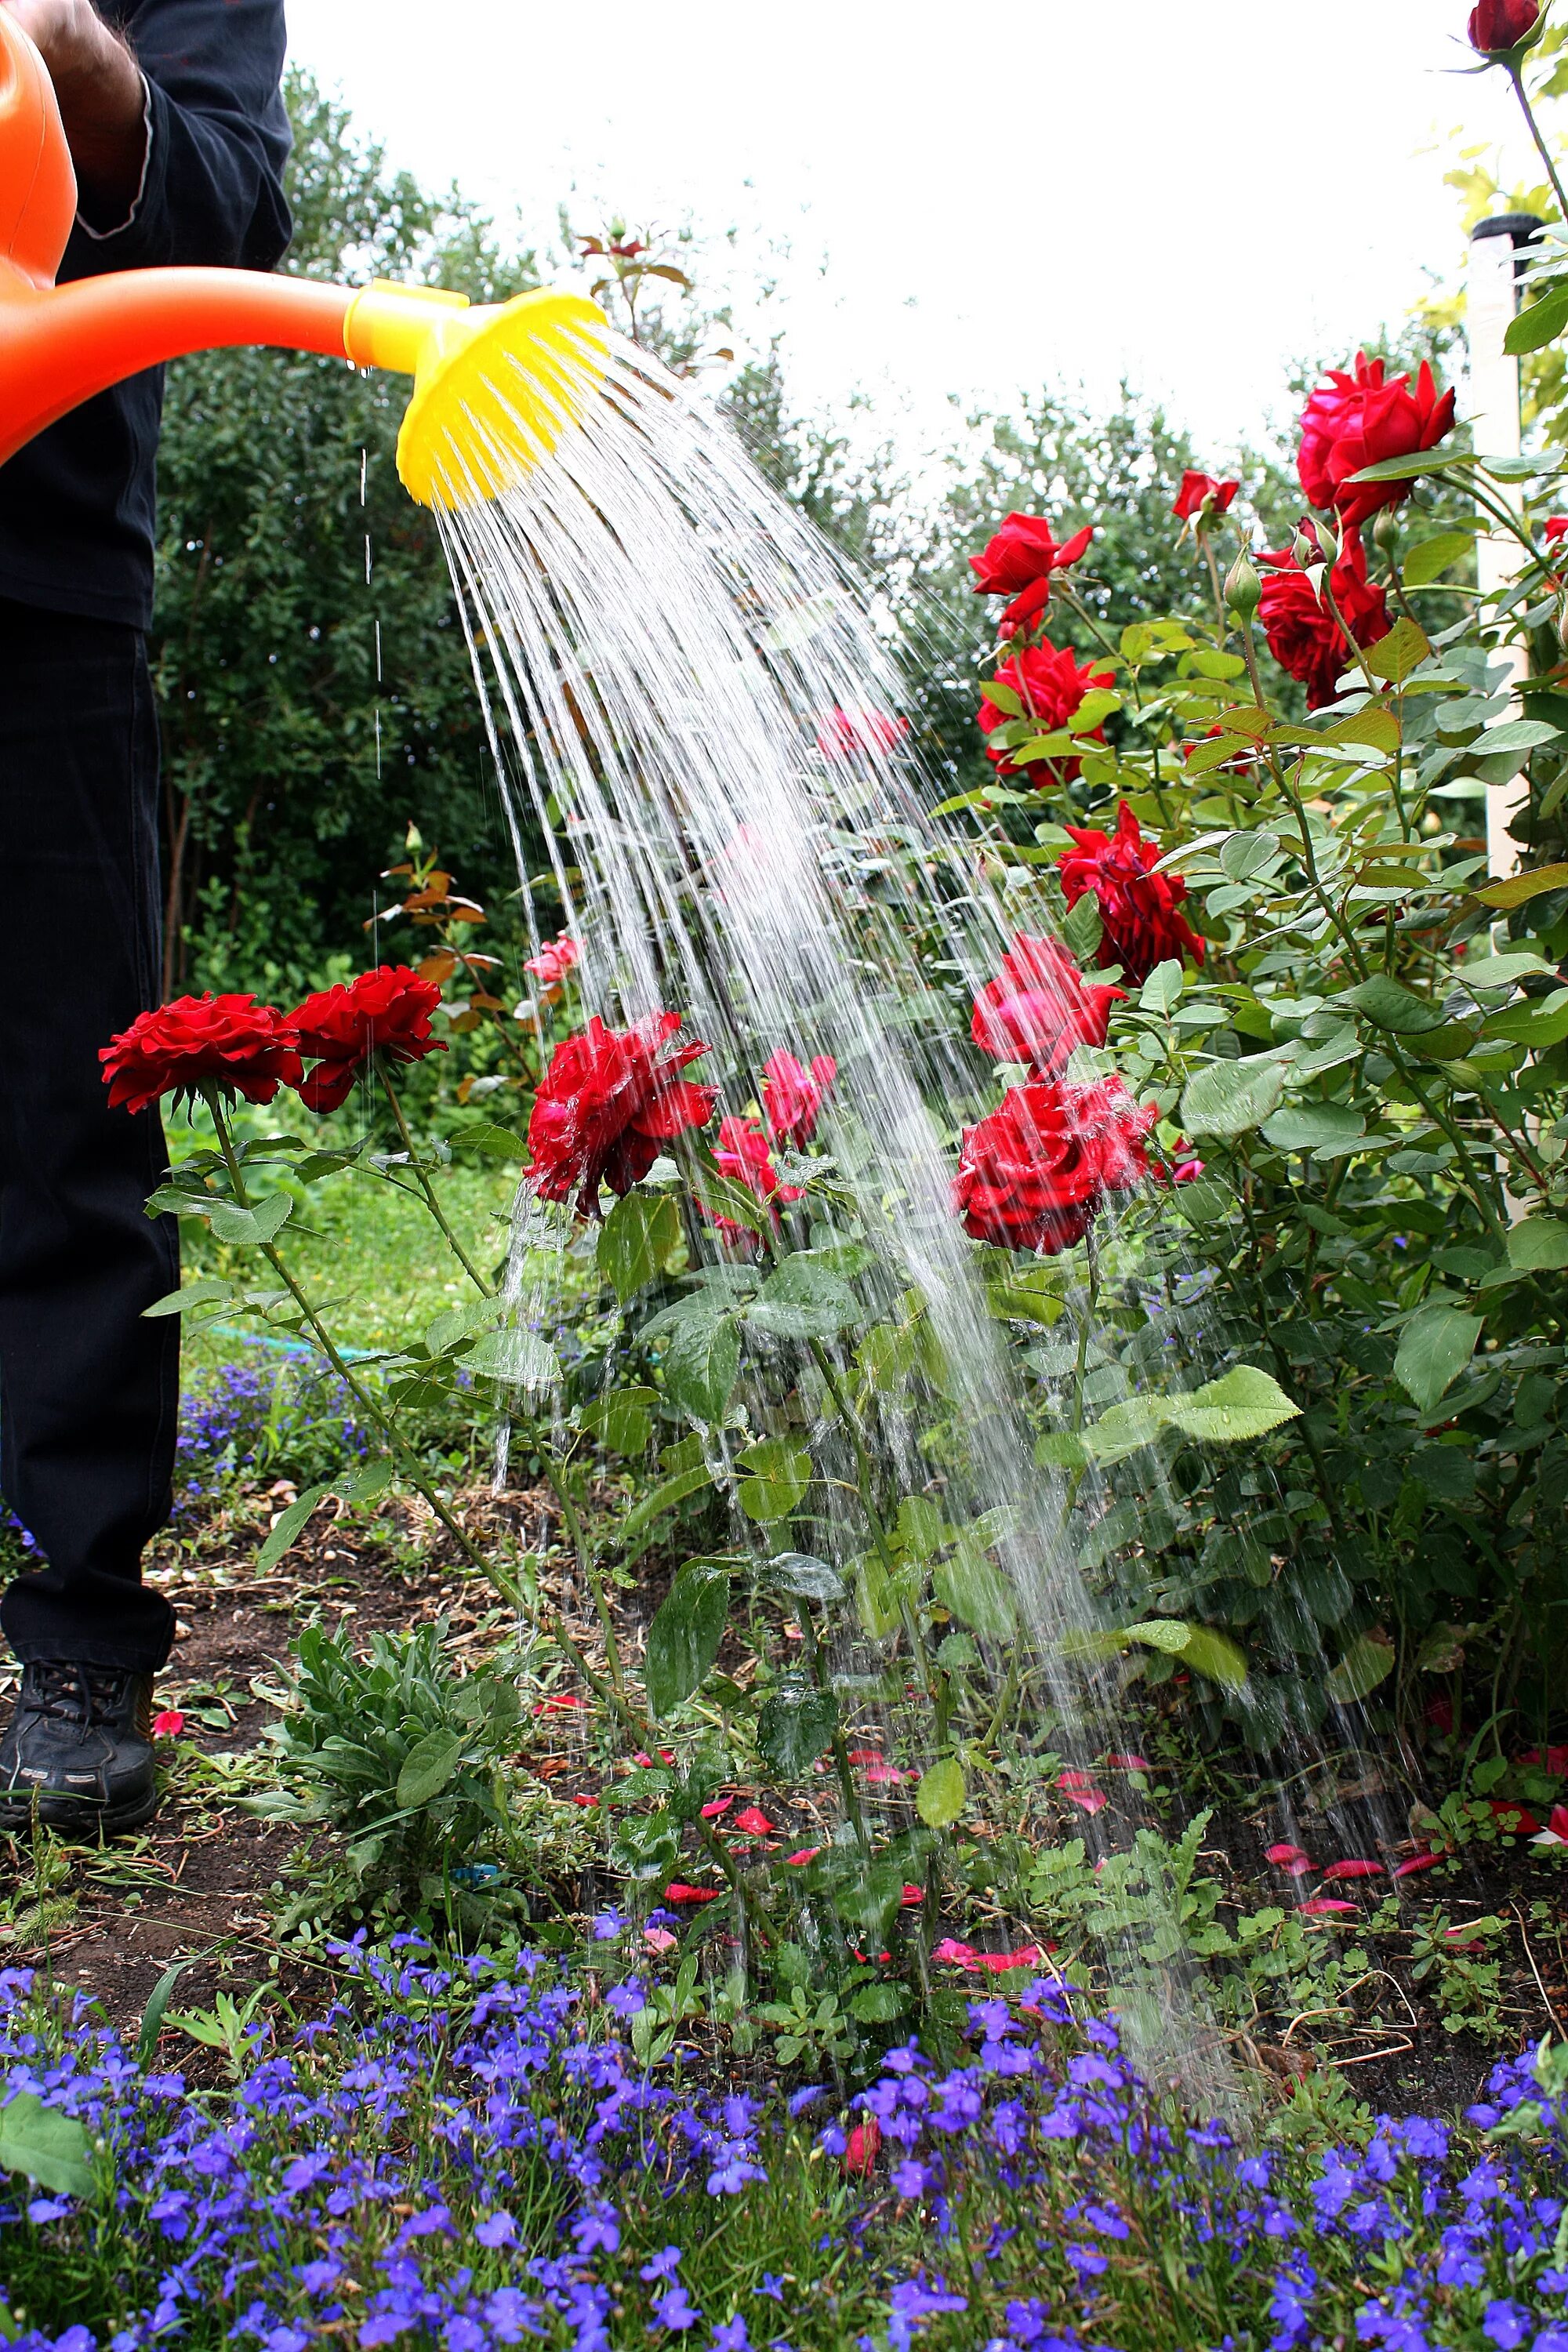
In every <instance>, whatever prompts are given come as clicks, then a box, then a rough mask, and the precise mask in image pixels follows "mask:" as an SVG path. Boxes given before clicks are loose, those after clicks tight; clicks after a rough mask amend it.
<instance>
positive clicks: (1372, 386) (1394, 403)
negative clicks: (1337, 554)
mask: <svg viewBox="0 0 1568 2352" xmlns="http://www.w3.org/2000/svg"><path fill="white" fill-rule="evenodd" d="M1453 423H1454V394H1453V391H1452V389H1451V388H1450V389H1449V390H1448V391H1447V392H1445V393H1444V394H1441V396H1439V394H1438V391H1437V386H1436V381H1435V379H1434V377H1433V374H1432V371H1431V369H1430V368H1429V367H1428V366H1427V364H1426V361H1425V360H1423V361H1422V362H1421V365H1420V368H1419V370H1418V371H1417V373H1416V377H1415V390H1414V392H1413V391H1412V390H1411V388H1410V378H1409V377H1408V376H1407V375H1396V376H1395V377H1394V379H1393V381H1392V382H1391V383H1384V365H1383V362H1382V361H1381V360H1369V359H1368V358H1367V355H1366V353H1365V352H1357V353H1356V355H1355V366H1354V369H1353V371H1352V373H1350V374H1346V373H1345V372H1344V370H1343V369H1342V368H1331V369H1330V370H1329V381H1328V383H1321V384H1320V385H1319V386H1318V388H1317V390H1316V391H1315V392H1314V393H1313V394H1312V395H1311V397H1310V400H1309V401H1308V403H1307V405H1306V407H1305V408H1304V409H1303V410H1302V411H1301V446H1300V449H1299V450H1298V451H1297V454H1296V469H1297V471H1298V473H1299V474H1300V477H1301V488H1303V489H1304V490H1305V491H1306V493H1307V496H1308V497H1309V498H1310V500H1311V501H1312V504H1313V505H1314V506H1315V507H1338V509H1339V511H1340V519H1341V520H1342V522H1344V523H1347V524H1352V525H1353V524H1359V523H1363V522H1364V521H1365V520H1366V519H1367V517H1368V515H1373V514H1375V513H1376V512H1377V510H1378V509H1379V508H1380V507H1394V506H1397V505H1398V504H1399V502H1400V500H1401V499H1407V498H1408V497H1409V496H1410V493H1411V491H1412V490H1413V489H1414V488H1415V484H1414V483H1413V482H1355V483H1352V482H1351V479H1350V478H1351V476H1352V474H1355V473H1359V472H1360V470H1361V468H1362V467H1363V466H1377V465H1381V464H1382V463H1383V461H1384V458H1385V457H1411V456H1413V455H1414V453H1415V451H1416V450H1418V449H1431V448H1434V447H1435V446H1436V444H1437V443H1438V442H1439V441H1441V439H1442V438H1443V436H1444V435H1445V434H1446V433H1447V432H1450V431H1451V430H1452V428H1453Z"/></svg>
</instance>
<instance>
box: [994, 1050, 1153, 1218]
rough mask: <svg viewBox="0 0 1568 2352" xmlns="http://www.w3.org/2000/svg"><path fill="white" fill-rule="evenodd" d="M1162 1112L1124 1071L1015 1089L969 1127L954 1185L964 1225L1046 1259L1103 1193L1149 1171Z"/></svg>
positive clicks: (1127, 1185) (1119, 1188) (1127, 1184)
mask: <svg viewBox="0 0 1568 2352" xmlns="http://www.w3.org/2000/svg"><path fill="white" fill-rule="evenodd" d="M1155 1116H1156V1114H1155V1110H1154V1108H1153V1105H1152V1104H1150V1105H1149V1106H1148V1107H1147V1108H1145V1109H1142V1110H1140V1108H1138V1105H1137V1104H1136V1103H1135V1102H1134V1101H1133V1099H1132V1097H1131V1095H1130V1094H1129V1093H1128V1091H1127V1088H1126V1087H1124V1086H1123V1084H1122V1082H1121V1079H1120V1078H1105V1079H1102V1080H1101V1081H1100V1084H1099V1085H1098V1086H1092V1087H1064V1086H1060V1085H1058V1084H1055V1083H1051V1082H1044V1081H1042V1082H1037V1083H1036V1084H1033V1085H1030V1086H1026V1087H1013V1088H1012V1089H1011V1091H1010V1092H1009V1093H1007V1094H1005V1095H1004V1097H1003V1098H1002V1101H1001V1104H1000V1106H999V1107H998V1108H996V1109H995V1110H994V1111H993V1112H992V1113H991V1115H990V1117H989V1118H983V1119H982V1120H981V1122H980V1124H979V1126H978V1127H972V1128H967V1129H965V1130H964V1136H963V1147H962V1149H961V1150H960V1153H959V1160H958V1174H957V1176H956V1178H955V1179H954V1181H953V1186H952V1200H953V1206H954V1207H955V1208H956V1209H957V1210H958V1211H959V1213H960V1214H961V1215H962V1216H963V1225H964V1231H965V1232H966V1233H968V1234H971V1235H973V1239H974V1240H976V1241H981V1242H994V1243H996V1244H998V1245H999V1246H1000V1247H1001V1248H1003V1249H1018V1250H1033V1251H1035V1252H1036V1253H1037V1255H1042V1256H1045V1257H1055V1256H1056V1255H1057V1254H1058V1251H1060V1250H1064V1249H1069V1248H1070V1247H1071V1246H1072V1244H1073V1243H1074V1242H1080V1241H1081V1240H1082V1239H1083V1237H1084V1234H1086V1233H1087V1232H1088V1231H1089V1221H1090V1219H1091V1218H1092V1217H1093V1215H1094V1212H1095V1209H1096V1207H1097V1205H1098V1203H1099V1202H1100V1196H1101V1194H1102V1193H1104V1192H1119V1191H1125V1190H1127V1189H1129V1188H1130V1187H1131V1186H1132V1185H1133V1184H1136V1183H1137V1182H1139V1181H1140V1180H1141V1179H1142V1177H1143V1176H1144V1175H1146V1174H1147V1172H1148V1160H1147V1157H1146V1154H1145V1150H1144V1139H1145V1137H1146V1136H1147V1135H1148V1132H1149V1129H1151V1128H1152V1126H1153V1124H1154V1119H1155Z"/></svg>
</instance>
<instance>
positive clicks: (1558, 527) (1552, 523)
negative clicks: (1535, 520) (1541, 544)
mask: <svg viewBox="0 0 1568 2352" xmlns="http://www.w3.org/2000/svg"><path fill="white" fill-rule="evenodd" d="M1542 536H1543V537H1544V539H1545V541H1546V544H1547V546H1548V547H1556V546H1557V545H1558V544H1559V542H1560V541H1563V540H1564V539H1568V515H1548V516H1547V518H1546V529H1545V531H1544V532H1543V534H1542Z"/></svg>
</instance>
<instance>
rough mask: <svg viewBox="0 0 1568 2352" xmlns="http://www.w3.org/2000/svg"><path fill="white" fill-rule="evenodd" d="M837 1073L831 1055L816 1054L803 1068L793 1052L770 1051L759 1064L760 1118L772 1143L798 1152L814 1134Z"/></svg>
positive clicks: (836, 1067)
mask: <svg viewBox="0 0 1568 2352" xmlns="http://www.w3.org/2000/svg"><path fill="white" fill-rule="evenodd" d="M837 1076H838V1065H837V1062H836V1061H835V1060H834V1058H833V1056H832V1055H831V1054H818V1055H816V1056H815V1057H814V1058H813V1061H812V1064H811V1067H810V1068H809V1069H807V1067H806V1066H805V1063H804V1062H799V1061H797V1060H796V1059H795V1055H793V1054H786V1053H784V1052H782V1051H781V1052H779V1053H777V1054H770V1055H768V1058H767V1060H766V1061H765V1062H764V1063H763V1118H764V1119H765V1120H766V1122H767V1129H768V1133H769V1135H770V1136H771V1138H772V1139H773V1142H774V1143H780V1144H793V1145H794V1147H795V1150H797V1151H798V1150H802V1149H803V1148H804V1147H805V1145H806V1144H808V1143H809V1142H810V1141H811V1139H812V1137H813V1136H814V1135H815V1134H816V1122H817V1119H818V1118H819V1117H820V1116H821V1112H822V1106H823V1103H824V1101H825V1100H826V1096H827V1092H828V1089H829V1087H831V1086H832V1084H833V1081H834V1079H835V1078H836V1077H837Z"/></svg>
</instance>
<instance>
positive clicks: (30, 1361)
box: [0, 600, 179, 1669]
mask: <svg viewBox="0 0 1568 2352" xmlns="http://www.w3.org/2000/svg"><path fill="white" fill-rule="evenodd" d="M0 880H3V882H4V886H5V932H6V956H5V974H4V980H3V982H0V990H3V994H0V1489H3V1490H4V1493H5V1500H6V1501H7V1502H8V1503H9V1504H10V1506H11V1507H12V1509H13V1510H14V1511H15V1512H16V1517H18V1518H19V1519H20V1520H21V1522H22V1524H23V1526H24V1527H25V1528H26V1529H27V1530H28V1532H29V1533H30V1534H31V1535H32V1537H33V1538H34V1540H35V1541H36V1543H37V1547H38V1551H39V1554H40V1555H41V1558H42V1561H43V1565H42V1566H40V1567H39V1568H38V1569H37V1570H36V1571H34V1572H33V1573H30V1574H27V1575H24V1576H20V1577H18V1578H17V1579H16V1581H15V1582H14V1583H13V1584H12V1585H11V1586H10V1587H9V1589H8V1590H7V1591H6V1592H5V1598H4V1600H3V1601H0V1632H3V1633H4V1634H5V1639H6V1640H7V1642H8V1643H10V1645H11V1647H12V1649H13V1650H14V1651H15V1652H16V1655H17V1656H18V1657H19V1658H23V1659H33V1658H64V1659H69V1660H72V1661H74V1662H77V1663H80V1664H89V1665H109V1666H133V1667H139V1668H142V1669H152V1668H156V1667H158V1666H161V1665H162V1664H163V1661H164V1659H165V1658H166V1657H167V1655H168V1652H169V1645H170V1643H171V1641H172V1639H173V1635H174V1612H173V1611H172V1610H171V1608H170V1606H169V1604H168V1602H167V1601H165V1600H164V1599H163V1595H162V1594H161V1593H157V1592H153V1591H150V1590H148V1589H147V1588H146V1587H145V1586H143V1584H142V1580H141V1555H142V1546H143V1544H144V1543H145V1542H146V1541H147V1539H148V1538H149V1537H150V1536H151V1535H153V1533H154V1531H155V1530H156V1529H157V1528H160V1527H162V1526H163V1522H164V1520H165V1519H166V1518H167V1517H168V1514H169V1501H170V1481H171V1475H172V1472H173V1466H174V1432H175V1422H176V1416H177V1411H178V1404H179V1325H178V1318H176V1317H168V1318H158V1319H155V1320H154V1321H153V1322H150V1323H149V1322H144V1321H142V1309H143V1307H149V1306H151V1304H152V1302H153V1299H155V1298H160V1297H163V1294H164V1292H165V1291H169V1290H172V1289H173V1288H174V1286H175V1284H176V1283H177V1282H178V1280H179V1245H178V1242H177V1240H176V1236H175V1225H174V1219H173V1218H172V1217H159V1218H157V1219H156V1220H153V1219H150V1218H149V1217H148V1216H147V1215H146V1214H145V1202H146V1199H147V1195H148V1193H149V1192H151V1191H152V1189H153V1186H154V1185H155V1184H156V1183H157V1182H158V1181H159V1178H160V1176H161V1175H162V1173H163V1168H164V1164H165V1161H164V1153H163V1129H162V1126H161V1123H160V1121H159V1118H158V1116H157V1113H156V1112H155V1111H148V1112H143V1113H142V1115H140V1116H139V1117H137V1118H132V1116H131V1115H130V1114H129V1113H128V1112H126V1111H123V1110H110V1108H109V1099H108V1089H107V1088H106V1087H105V1086H104V1084H103V1080H102V1073H101V1070H100V1064H99V1058H98V1055H99V1048H100V1046H101V1045H107V1044H108V1043H109V1040H110V1036H112V1035H113V1034H114V1033H115V1031H117V1030H120V1029H123V1028H125V1027H126V1026H127V1025H128V1024H130V1023H131V1022H132V1020H134V1018H135V1016H136V1014H137V1013H139V1012H141V1011H142V1010H143V1008H144V1007H146V1006H148V1005H151V1004H155V1003H157V1002H158V995H159V971H158V964H159V954H160V915H159V903H158V729H157V719H156V716H155V714H154V710H153V693H152V686H151V682H150V680H149V678H148V675H147V659H146V654H145V650H144V648H143V646H142V638H141V636H140V635H139V633H138V632H137V631H136V630H134V629H131V628H126V627H122V626H120V625H116V624H114V623H111V622H106V621H89V620H80V619H76V618H73V617H68V616H65V615H62V614H54V613H41V612H36V611H34V610H32V609H31V608H30V607H28V606H26V605H21V604H10V603H7V602H5V601H4V600H0Z"/></svg>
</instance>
